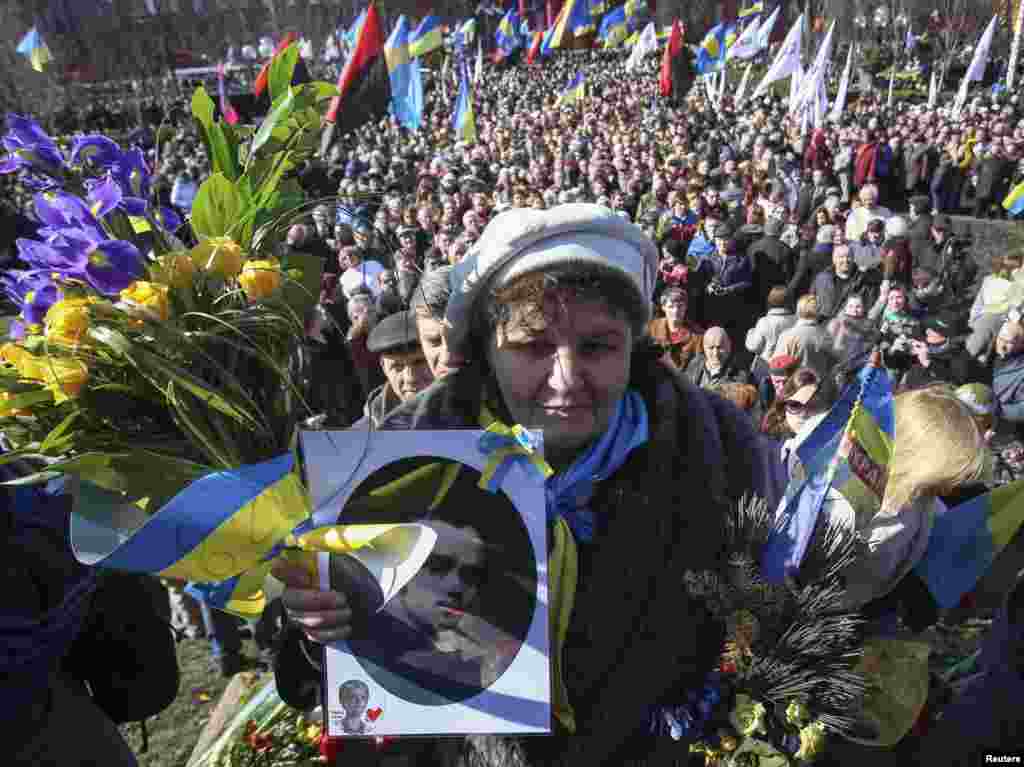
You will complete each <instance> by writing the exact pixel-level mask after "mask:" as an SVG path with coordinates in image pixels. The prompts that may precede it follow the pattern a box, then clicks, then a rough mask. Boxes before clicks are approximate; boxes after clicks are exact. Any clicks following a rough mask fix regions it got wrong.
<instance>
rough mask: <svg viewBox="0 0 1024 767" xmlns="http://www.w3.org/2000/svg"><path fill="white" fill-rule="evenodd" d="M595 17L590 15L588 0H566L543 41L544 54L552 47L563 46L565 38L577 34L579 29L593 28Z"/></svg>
mask: <svg viewBox="0 0 1024 767" xmlns="http://www.w3.org/2000/svg"><path fill="white" fill-rule="evenodd" d="M593 25H594V22H593V19H592V18H591V17H590V9H589V7H588V5H587V0H566V2H565V4H564V5H563V6H562V10H561V11H559V13H558V18H556V19H555V23H554V24H552V25H551V29H550V30H549V31H548V35H547V36H546V37H545V39H544V41H543V42H542V43H541V46H540V50H541V53H542V54H547V53H548V52H549V51H550V50H551V49H552V48H561V47H562V41H563V40H566V41H567V40H569V38H570V37H572V36H573V35H575V34H577V30H580V31H586V30H589V29H593Z"/></svg>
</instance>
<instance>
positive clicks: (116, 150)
mask: <svg viewBox="0 0 1024 767" xmlns="http://www.w3.org/2000/svg"><path fill="white" fill-rule="evenodd" d="M120 160H121V147H119V146H118V145H117V143H116V142H115V141H112V140H111V139H109V138H107V137H106V136H102V135H99V134H93V135H91V136H75V137H74V138H73V139H71V157H70V162H71V164H72V165H84V164H89V165H92V166H94V167H97V168H102V169H104V170H108V169H110V167H111V166H113V165H114V164H115V163H118V162H120Z"/></svg>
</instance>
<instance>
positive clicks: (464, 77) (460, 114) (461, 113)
mask: <svg viewBox="0 0 1024 767" xmlns="http://www.w3.org/2000/svg"><path fill="white" fill-rule="evenodd" d="M468 70H469V68H468V67H467V66H463V67H462V74H461V75H460V78H459V97H458V100H457V101H456V102H455V113H454V114H453V115H452V130H454V131H455V137H456V138H457V139H458V140H459V141H464V142H466V143H467V144H472V143H473V142H475V141H476V119H475V118H474V116H473V91H472V89H471V88H470V87H469V71H468Z"/></svg>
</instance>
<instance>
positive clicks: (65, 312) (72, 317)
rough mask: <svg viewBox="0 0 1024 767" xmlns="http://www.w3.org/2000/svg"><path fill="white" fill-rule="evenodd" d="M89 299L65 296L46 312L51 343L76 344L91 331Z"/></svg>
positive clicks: (48, 339) (47, 338)
mask: <svg viewBox="0 0 1024 767" xmlns="http://www.w3.org/2000/svg"><path fill="white" fill-rule="evenodd" d="M88 303H89V302H88V301H87V300H86V299H84V298H65V299H63V300H61V301H58V302H57V303H55V304H54V305H53V306H51V307H50V308H49V310H48V311H47V312H46V318H45V319H44V320H43V322H44V324H45V326H46V340H47V341H50V342H51V343H59V344H65V345H67V346H75V345H77V344H79V343H81V342H82V339H83V338H84V337H85V334H86V333H87V332H88V331H89V308H88Z"/></svg>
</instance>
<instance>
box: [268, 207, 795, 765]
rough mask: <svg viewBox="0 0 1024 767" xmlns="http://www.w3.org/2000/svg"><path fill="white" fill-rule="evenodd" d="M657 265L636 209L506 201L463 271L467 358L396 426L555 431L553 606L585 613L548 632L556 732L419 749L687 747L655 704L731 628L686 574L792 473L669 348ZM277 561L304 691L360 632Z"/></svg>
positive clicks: (596, 759) (532, 760)
mask: <svg viewBox="0 0 1024 767" xmlns="http://www.w3.org/2000/svg"><path fill="white" fill-rule="evenodd" d="M656 270H657V250H656V248H655V246H654V244H653V243H652V242H651V241H650V239H649V238H647V237H646V236H645V235H644V234H643V232H642V231H641V230H640V229H639V228H638V227H637V226H635V225H633V224H631V223H629V222H628V221H625V220H623V219H622V218H621V217H619V216H617V215H615V213H613V212H612V211H609V210H608V209H606V208H601V207H599V206H597V205H589V204H572V205H563V206H559V207H556V208H553V209H551V210H546V211H535V210H523V209H520V210H511V211H508V212H505V213H502V214H500V215H499V216H497V217H496V218H495V219H494V220H493V221H492V222H491V223H490V224H489V225H488V226H487V228H486V229H485V231H484V232H483V234H482V236H481V237H480V239H479V240H478V241H477V243H476V245H475V246H474V248H473V250H472V251H471V252H470V253H469V254H468V255H467V257H466V258H465V259H464V260H463V261H462V262H461V263H460V264H458V265H457V266H456V267H455V269H454V270H453V280H452V288H453V293H452V298H451V300H450V301H449V303H448V307H447V313H446V320H447V322H448V324H449V331H450V338H449V343H450V344H452V347H453V348H455V349H457V350H459V351H460V352H461V353H462V354H463V355H464V356H465V357H466V359H468V360H469V362H467V363H466V364H465V365H464V366H463V367H461V368H460V369H459V370H456V371H453V372H451V373H449V374H448V375H447V376H445V377H444V378H442V379H439V380H438V381H436V382H435V383H434V385H433V386H431V387H430V388H429V389H427V390H426V391H424V392H422V393H421V394H420V395H418V396H417V397H416V398H415V399H414V400H412V401H410V402H408V403H405V404H403V405H402V406H401V407H399V408H398V409H397V410H395V411H393V412H392V413H391V414H390V415H389V416H387V417H386V418H385V419H384V422H383V424H382V426H381V428H387V429H465V428H480V427H481V426H483V425H485V422H487V421H488V419H490V418H494V419H497V420H500V421H502V422H504V423H506V424H515V423H518V424H522V425H523V426H526V427H529V428H534V429H542V430H543V432H544V452H545V458H546V459H547V461H548V462H549V463H550V464H551V466H552V467H553V468H554V469H555V474H554V475H553V476H552V477H551V478H550V479H548V481H547V490H548V493H547V496H548V508H547V514H548V521H549V533H550V537H551V540H552V541H553V542H554V543H553V547H554V548H555V549H557V548H558V547H559V546H560V545H561V546H562V547H563V549H564V550H565V551H566V552H568V554H566V556H567V557H569V558H570V559H571V564H572V565H574V566H575V569H576V571H577V572H578V580H577V583H576V587H575V589H569V590H568V591H564V590H563V591H558V593H555V591H556V590H554V589H553V593H552V595H551V602H552V604H553V605H555V604H556V603H559V602H560V604H561V610H558V611H556V612H555V614H556V615H557V614H571V618H570V619H569V620H568V621H567V623H566V624H564V625H561V626H559V627H558V630H556V631H555V633H554V635H553V637H552V641H553V647H552V659H553V660H554V661H555V663H556V667H555V671H554V672H553V673H554V675H555V678H554V680H553V690H555V694H554V697H553V713H554V721H553V722H552V732H553V736H552V737H548V738H527V739H515V738H497V737H485V738H470V739H466V740H459V741H451V740H448V741H442V740H438V741H426V742H424V741H416V740H411V741H410V740H403V741H402V742H401V743H400V744H399V745H398V746H396V748H398V749H399V750H403V751H404V753H406V754H407V755H408V762H407V763H408V764H411V765H416V766H417V767H418V766H419V765H480V766H481V767H491V766H492V765H493V766H494V767H503V766H504V765H513V764H515V765H527V764H528V765H555V764H558V765H570V764H574V765H587V767H590V766H591V765H605V764H606V765H621V764H625V763H630V764H651V765H658V764H666V765H668V764H676V763H680V762H685V761H686V760H687V759H688V754H687V745H686V741H685V739H684V740H683V741H679V742H676V741H673V740H672V739H671V738H667V736H666V737H664V738H663V737H656V736H654V735H652V734H651V733H650V729H649V728H650V724H651V719H650V716H651V710H652V709H651V707H652V706H653V705H664V704H665V702H666V701H672V700H676V699H678V698H679V697H680V696H685V693H686V691H687V690H689V689H693V688H695V687H696V688H699V687H700V686H701V685H702V684H703V680H704V679H705V677H706V675H707V674H708V672H710V671H711V670H712V669H713V668H716V667H717V664H718V656H719V653H720V652H721V649H722V645H721V643H722V637H723V635H722V628H721V626H719V625H718V624H717V623H716V622H715V621H713V620H712V619H711V618H710V615H709V613H707V612H706V610H705V607H704V606H703V603H701V602H699V601H694V600H692V599H690V598H688V597H687V596H686V594H685V591H684V590H683V589H682V588H681V584H682V582H683V580H682V579H683V575H684V573H685V572H686V571H688V570H701V569H705V568H708V567H713V566H714V563H715V561H716V558H717V554H718V551H719V550H720V546H721V542H722V534H723V522H724V515H723V511H724V510H725V509H726V508H728V506H729V505H730V504H733V503H735V502H736V501H737V500H738V499H739V498H740V497H741V496H742V495H743V494H745V493H754V494H757V495H761V496H764V497H766V499H767V500H768V502H769V503H776V502H777V501H778V498H779V495H780V491H781V486H780V485H781V480H780V474H779V467H778V465H777V458H776V456H775V454H774V451H772V450H770V448H768V447H767V446H766V444H765V443H763V442H762V441H761V439H762V438H761V437H759V436H758V435H757V434H756V433H755V432H754V430H753V428H752V426H751V425H750V423H749V419H747V418H746V417H745V416H744V415H742V414H741V413H740V412H739V411H738V410H736V409H735V407H733V406H732V405H730V404H728V403H726V402H725V401H724V400H722V399H720V398H718V397H717V396H715V395H712V394H709V393H706V392H702V391H700V390H698V389H697V388H695V387H694V386H692V385H691V384H689V383H687V382H686V381H684V380H683V379H682V377H680V376H679V375H678V374H677V373H676V372H675V371H673V370H671V369H670V368H669V367H667V366H666V365H665V364H664V363H663V362H661V357H662V350H660V349H658V348H657V347H655V346H654V345H653V344H652V343H651V342H650V340H649V338H648V336H647V335H646V326H647V323H648V321H649V320H650V316H651V308H652V307H651V299H652V293H653V290H654V282H655V277H656ZM549 568H550V566H549ZM277 574H278V575H279V576H280V577H281V578H282V579H283V580H285V581H286V583H288V584H289V586H290V588H289V589H288V590H287V591H286V592H285V595H284V597H283V601H284V604H285V606H286V609H287V610H288V613H289V615H290V616H291V618H292V621H293V626H294V628H293V629H292V632H293V633H292V636H291V639H290V641H286V642H285V645H284V647H283V649H282V651H281V655H280V656H279V661H278V689H279V690H280V692H281V694H282V696H283V697H284V699H285V700H287V701H289V702H290V703H292V704H293V705H298V706H302V705H308V704H310V703H315V700H316V697H315V695H316V692H315V691H316V687H315V684H316V683H317V680H318V679H319V676H318V672H317V671H316V670H315V668H314V667H313V666H311V665H310V664H309V663H308V662H307V660H308V659H309V658H312V659H314V660H315V659H316V658H317V657H318V655H317V648H318V644H317V643H320V642H331V641H335V640H339V639H344V638H346V637H349V636H351V635H352V611H351V609H350V605H349V603H348V602H347V601H346V598H345V595H344V594H340V593H338V592H335V591H327V592H320V591H313V590H308V587H305V588H304V587H303V585H304V584H306V583H307V581H306V580H305V578H304V576H303V575H302V574H298V573H294V572H292V571H289V570H286V569H280V570H278V571H277ZM552 609H556V608H555V607H552ZM563 611H564V612H563ZM310 640H311V641H310ZM302 647H304V649H305V652H300V651H299V650H300V649H302ZM559 665H560V668H558V666H559ZM348 755H349V744H346V758H347V757H348ZM363 763H364V762H360V764H363ZM371 763H372V762H371Z"/></svg>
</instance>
